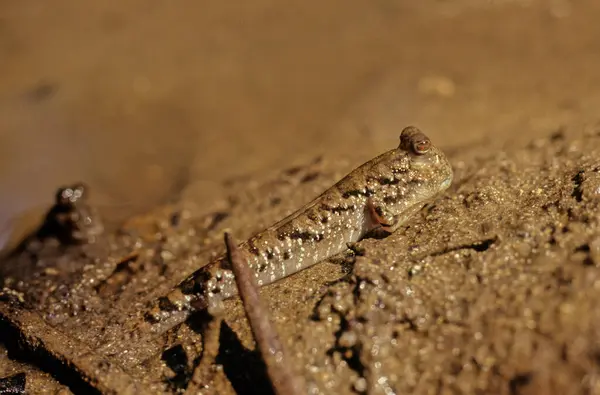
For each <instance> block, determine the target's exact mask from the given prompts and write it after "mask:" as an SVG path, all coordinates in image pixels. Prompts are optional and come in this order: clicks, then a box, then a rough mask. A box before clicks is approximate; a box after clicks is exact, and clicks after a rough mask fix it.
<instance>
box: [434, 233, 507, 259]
mask: <svg viewBox="0 0 600 395" xmlns="http://www.w3.org/2000/svg"><path fill="white" fill-rule="evenodd" d="M497 241H498V237H497V236H495V237H491V238H489V239H484V240H480V241H476V242H473V243H470V244H461V245H458V246H455V247H448V248H445V249H443V250H441V251H438V252H433V253H431V254H428V255H429V256H432V257H435V256H440V255H445V254H448V253H450V252H454V251H460V250H474V251H477V252H484V251H487V250H489V249H490V247H492V246H493V245H494V244H495V243H496V242H497Z"/></svg>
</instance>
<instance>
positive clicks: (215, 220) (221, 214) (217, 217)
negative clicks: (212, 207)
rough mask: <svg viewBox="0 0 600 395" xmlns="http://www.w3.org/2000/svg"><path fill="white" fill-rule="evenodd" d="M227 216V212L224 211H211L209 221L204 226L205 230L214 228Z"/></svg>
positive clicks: (208, 230)
mask: <svg viewBox="0 0 600 395" xmlns="http://www.w3.org/2000/svg"><path fill="white" fill-rule="evenodd" d="M227 217H229V213H228V212H225V211H217V212H215V213H213V214H212V218H211V220H210V223H209V224H208V226H207V227H206V231H207V232H210V231H212V230H215V229H216V228H217V226H218V225H219V224H220V223H221V222H223V221H224V220H225V219H227Z"/></svg>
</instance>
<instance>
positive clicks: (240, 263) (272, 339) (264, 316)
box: [225, 233, 306, 395]
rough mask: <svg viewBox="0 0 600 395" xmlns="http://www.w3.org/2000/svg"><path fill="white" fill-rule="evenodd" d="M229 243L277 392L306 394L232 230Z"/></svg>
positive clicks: (245, 302) (229, 253)
mask: <svg viewBox="0 0 600 395" xmlns="http://www.w3.org/2000/svg"><path fill="white" fill-rule="evenodd" d="M225 246H226V247H227V256H228V258H229V262H230V263H231V266H232V269H233V274H234V275H235V282H236V284H237V287H238V292H239V295H240V298H241V299H242V304H243V305H244V310H245V312H246V317H247V318H248V321H249V323H250V328H251V329H252V334H253V335H254V339H255V340H256V343H257V345H258V349H259V351H260V354H261V355H262V358H263V360H264V362H265V365H266V366H267V373H268V375H269V378H270V379H271V384H272V385H273V389H274V390H275V393H277V394H278V395H301V394H306V390H305V385H304V381H303V380H302V379H301V377H299V376H297V375H294V373H293V372H292V369H291V366H290V364H289V363H288V361H287V359H286V356H285V352H284V349H283V346H282V344H281V342H280V340H279V336H278V335H277V331H276V330H275V328H274V326H273V325H272V323H271V320H270V319H269V312H268V310H267V308H266V307H265V305H264V303H263V302H262V300H261V298H260V295H259V293H258V285H257V284H256V279H255V278H254V273H253V272H252V270H251V269H250V267H249V266H248V263H247V262H246V261H245V260H244V258H243V256H242V254H241V253H240V251H239V250H238V248H237V247H236V244H235V243H234V241H233V239H232V237H231V236H230V235H229V233H225Z"/></svg>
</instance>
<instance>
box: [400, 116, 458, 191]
mask: <svg viewBox="0 0 600 395" xmlns="http://www.w3.org/2000/svg"><path fill="white" fill-rule="evenodd" d="M398 150H399V151H402V153H403V154H404V155H407V156H408V158H409V159H410V162H409V163H410V169H409V172H410V173H413V177H412V181H413V182H415V183H418V184H420V185H421V187H422V189H424V191H423V193H430V194H432V195H436V194H438V193H440V192H442V191H445V190H446V189H448V187H449V186H450V184H451V183H452V177H453V173H452V166H450V163H449V162H448V159H446V155H444V153H443V152H442V151H440V150H439V149H438V148H437V147H436V146H434V145H433V144H432V143H431V140H429V138H428V137H427V136H425V134H424V133H423V132H421V131H420V130H419V129H418V128H416V127H414V126H408V127H406V128H404V130H402V133H401V134H400V145H399V146H398ZM425 190H429V191H425Z"/></svg>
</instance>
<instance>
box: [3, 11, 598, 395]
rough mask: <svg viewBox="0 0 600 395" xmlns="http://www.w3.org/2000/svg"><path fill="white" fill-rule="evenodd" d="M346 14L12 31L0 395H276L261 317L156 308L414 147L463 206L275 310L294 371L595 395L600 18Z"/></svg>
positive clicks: (181, 17) (445, 388) (366, 381)
mask: <svg viewBox="0 0 600 395" xmlns="http://www.w3.org/2000/svg"><path fill="white" fill-rule="evenodd" d="M351 3H352V4H349V3H347V2H338V1H334V0H332V1H326V2H323V3H322V6H320V7H314V5H311V4H310V3H306V2H296V1H292V2H291V3H289V5H286V6H285V7H283V6H278V5H276V4H274V3H273V4H272V2H270V1H268V0H261V1H259V2H255V6H253V7H247V6H235V7H234V6H229V5H224V3H222V2H206V3H205V4H203V5H202V6H198V4H196V3H194V2H189V1H184V2H182V3H181V4H180V5H179V6H177V7H176V6H173V5H170V4H166V3H164V4H162V3H161V4H159V3H156V2H150V3H146V2H141V1H138V0H127V1H119V2H111V1H107V2H103V3H98V4H97V5H95V6H93V7H91V6H90V5H89V4H86V5H85V6H83V5H80V4H79V3H76V2H75V3H73V2H69V1H67V0H62V1H58V2H56V3H55V4H54V5H53V6H52V7H49V6H46V5H40V4H33V3H32V2H28V1H25V2H16V3H6V4H1V5H0V10H1V11H3V12H2V13H0V57H2V59H3V61H1V62H0V70H1V71H2V73H0V154H1V155H0V189H1V190H2V194H0V248H1V249H2V256H1V258H0V259H1V262H0V334H1V336H0V340H1V344H0V392H2V393H31V394H38V393H40V394H42V393H51V394H69V393H76V394H79V393H81V394H91V393H102V394H154V393H156V394H176V393H180V394H192V393H203V394H225V395H227V394H255V393H260V394H269V393H272V389H271V384H270V382H269V378H268V375H267V370H266V368H265V365H264V363H263V360H262V358H261V356H260V355H259V352H258V351H257V347H256V344H255V342H254V339H253V336H252V331H251V329H250V327H249V326H248V323H247V320H246V315H245V312H244V309H243V306H242V304H241V303H240V301H239V299H237V298H234V299H231V300H227V301H226V302H225V311H226V312H225V314H224V316H223V322H222V323H220V324H218V325H217V324H215V323H214V322H215V321H214V320H211V318H210V317H209V316H207V314H206V313H203V312H199V313H197V314H194V315H192V316H191V317H190V318H189V319H188V320H187V321H186V322H185V323H183V324H180V325H176V326H174V327H173V328H171V329H170V330H169V331H167V332H166V333H165V334H160V335H153V334H148V333H144V332H143V331H142V332H140V331H139V329H140V328H143V327H144V325H145V322H146V318H147V312H148V308H149V306H151V305H153V303H154V302H155V301H156V300H157V298H160V297H161V296H164V295H166V294H167V293H168V292H169V290H171V289H172V288H173V287H174V286H176V285H177V284H178V283H179V282H180V281H182V280H183V279H185V278H186V277H187V276H188V275H189V274H190V273H192V272H193V271H195V270H196V269H198V268H199V267H201V266H203V265H205V264H207V263H208V262H210V261H211V260H212V259H213V258H215V257H217V256H219V255H221V254H222V253H223V252H224V251H225V246H224V245H223V233H224V232H230V233H231V234H232V235H233V236H234V237H235V239H237V240H244V239H246V238H248V237H250V236H252V235H253V234H254V233H256V232H258V231H261V230H263V229H264V228H266V227H268V226H270V225H271V224H273V223H275V222H276V221H278V220H280V219H281V218H283V217H285V216H286V215H288V214H289V213H291V212H293V211H295V210H296V209H297V208H298V207H301V206H302V205H304V204H305V203H307V202H308V201H310V200H311V199H313V198H314V197H316V196H317V195H319V194H320V193H321V192H323V191H324V190H325V189H326V188H328V187H330V186H331V185H332V184H333V183H334V182H336V181H337V180H339V179H340V178H341V177H343V176H344V175H346V174H347V173H348V172H349V171H350V170H352V169H353V168H354V167H356V166H357V165H359V164H361V163H362V162H364V161H365V160H368V159H370V158H371V157H374V156H375V155H377V154H380V153H381V152H383V151H385V150H388V149H390V148H391V146H392V145H396V144H397V136H398V134H399V133H400V131H401V130H402V128H403V127H405V126H407V125H408V124H415V125H416V126H418V127H419V128H421V129H422V130H423V131H424V132H425V133H426V134H427V135H428V136H429V137H430V138H431V139H432V141H433V143H434V144H435V145H436V146H437V147H439V148H440V149H441V150H443V151H444V152H445V153H446V154H447V156H448V158H449V160H450V163H451V164H452V167H453V169H454V173H455V177H454V181H453V184H452V186H451V187H450V188H449V189H448V190H447V191H446V192H445V193H444V194H443V195H442V196H441V197H439V199H437V200H436V201H435V202H433V203H431V204H429V205H428V206H426V207H425V208H424V209H423V210H421V211H420V212H418V213H417V214H416V215H415V216H414V217H413V218H412V219H411V220H410V221H409V222H408V223H407V224H405V225H404V226H402V227H401V228H400V229H399V230H398V231H397V232H395V233H393V234H391V235H389V236H387V237H377V238H367V239H365V240H362V241H360V242H358V243H356V244H354V245H352V246H349V247H351V248H349V249H348V250H347V251H345V252H343V253H341V254H339V255H337V256H335V257H333V258H331V259H328V260H326V261H323V262H321V263H319V264H317V265H315V266H313V267H311V268H309V269H307V270H304V271H302V272H300V273H297V274H295V275H293V276H290V277H288V278H286V279H284V280H281V281H279V282H277V283H275V284H272V285H269V286H267V287H264V288H263V289H262V290H261V295H262V296H263V298H264V302H265V303H266V305H267V306H268V308H269V310H270V313H271V318H272V320H273V322H274V323H275V327H276V328H277V330H278V332H279V337H280V339H281V342H282V343H283V345H284V347H285V349H286V350H287V352H288V354H289V357H290V358H289V360H290V362H289V363H290V364H291V365H292V366H291V369H292V371H293V372H294V373H295V374H296V375H298V376H301V377H302V378H303V379H304V382H305V383H306V386H307V388H308V390H309V393H310V394H315V395H316V394H507V395H515V394H600V344H599V343H598V339H599V336H600V310H599V309H598V305H599V303H600V215H599V214H598V212H599V208H600V118H599V117H598V112H597V109H598V108H599V106H600V96H599V95H598V92H599V90H598V89H599V88H600V72H598V71H597V70H600V68H599V67H598V65H600V57H599V54H600V50H599V49H598V43H599V42H600V41H599V40H598V37H600V28H598V26H600V25H598V24H597V20H598V16H599V15H600V9H599V8H598V4H597V3H596V2H595V1H581V2H578V3H577V4H576V3H575V2H570V1H567V0H564V1H558V0H556V1H548V2H545V1H516V0H515V1H506V2H485V3H486V4H485V5H483V3H481V2H475V1H470V0H460V1H455V2H437V1H422V2H419V3H415V2H403V1H400V2H389V1H384V2H378V3H377V4H376V5H374V3H372V2H361V1H355V2H351ZM81 4H83V3H81ZM284 8H285V9H284ZM40 32H43V34H40ZM190 37H194V39H190ZM157 54H160V56H159V55H157ZM157 56H158V58H160V60H157V59H158V58H157ZM5 60H6V61H5ZM206 355H210V356H211V358H212V360H213V361H212V362H211V363H206V358H205V359H203V356H206Z"/></svg>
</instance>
